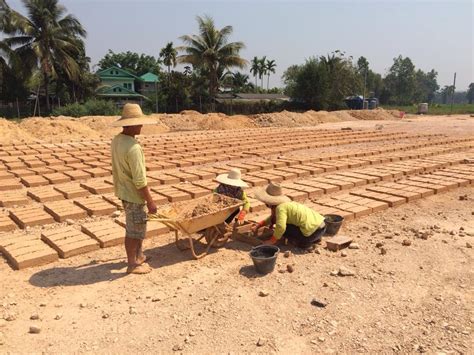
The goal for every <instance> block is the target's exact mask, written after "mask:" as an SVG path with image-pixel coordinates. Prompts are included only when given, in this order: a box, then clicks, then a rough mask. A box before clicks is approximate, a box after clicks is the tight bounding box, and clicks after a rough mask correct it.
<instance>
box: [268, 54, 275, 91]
mask: <svg viewBox="0 0 474 355" xmlns="http://www.w3.org/2000/svg"><path fill="white" fill-rule="evenodd" d="M275 68H276V63H275V61H274V60H273V59H272V60H267V63H266V65H265V70H266V72H267V90H268V87H269V85H270V73H273V74H275Z"/></svg>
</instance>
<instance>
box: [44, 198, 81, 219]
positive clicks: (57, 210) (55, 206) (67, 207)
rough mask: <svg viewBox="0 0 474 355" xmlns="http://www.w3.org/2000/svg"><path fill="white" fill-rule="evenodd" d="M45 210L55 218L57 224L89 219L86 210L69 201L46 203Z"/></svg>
mask: <svg viewBox="0 0 474 355" xmlns="http://www.w3.org/2000/svg"><path fill="white" fill-rule="evenodd" d="M44 210H45V211H46V212H48V213H49V214H50V215H51V216H53V218H54V219H55V221H57V222H64V221H65V220H66V219H68V218H69V219H81V218H85V217H87V212H86V211H85V210H83V209H82V208H80V207H79V206H77V205H75V204H74V203H73V202H72V201H69V200H62V201H54V202H46V203H45V204H44Z"/></svg>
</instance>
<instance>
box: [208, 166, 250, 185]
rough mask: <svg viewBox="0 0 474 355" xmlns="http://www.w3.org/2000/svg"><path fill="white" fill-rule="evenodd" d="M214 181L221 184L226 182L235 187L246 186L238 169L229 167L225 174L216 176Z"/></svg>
mask: <svg viewBox="0 0 474 355" xmlns="http://www.w3.org/2000/svg"><path fill="white" fill-rule="evenodd" d="M216 181H217V182H220V183H221V184H226V185H230V186H236V187H248V186H249V185H247V183H246V182H245V181H243V180H242V174H241V173H240V169H230V171H229V172H228V173H227V174H221V175H218V176H217V177H216Z"/></svg>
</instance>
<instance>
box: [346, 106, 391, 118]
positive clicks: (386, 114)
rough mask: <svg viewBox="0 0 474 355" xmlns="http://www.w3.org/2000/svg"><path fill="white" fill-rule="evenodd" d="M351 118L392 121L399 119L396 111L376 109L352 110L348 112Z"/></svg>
mask: <svg viewBox="0 0 474 355" xmlns="http://www.w3.org/2000/svg"><path fill="white" fill-rule="evenodd" d="M348 112H349V113H350V114H351V116H352V117H354V118H356V119H358V120H393V119H395V118H400V112H399V111H397V110H390V111H387V110H384V109H383V108H378V109H375V110H353V111H348Z"/></svg>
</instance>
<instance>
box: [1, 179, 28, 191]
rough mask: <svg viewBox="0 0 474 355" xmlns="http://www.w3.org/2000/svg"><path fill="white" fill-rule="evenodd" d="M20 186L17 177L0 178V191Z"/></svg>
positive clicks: (19, 187) (15, 188)
mask: <svg viewBox="0 0 474 355" xmlns="http://www.w3.org/2000/svg"><path fill="white" fill-rule="evenodd" d="M22 187H23V185H22V184H21V183H20V181H18V179H3V180H1V184H0V191H9V190H18V189H21V188H22Z"/></svg>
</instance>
